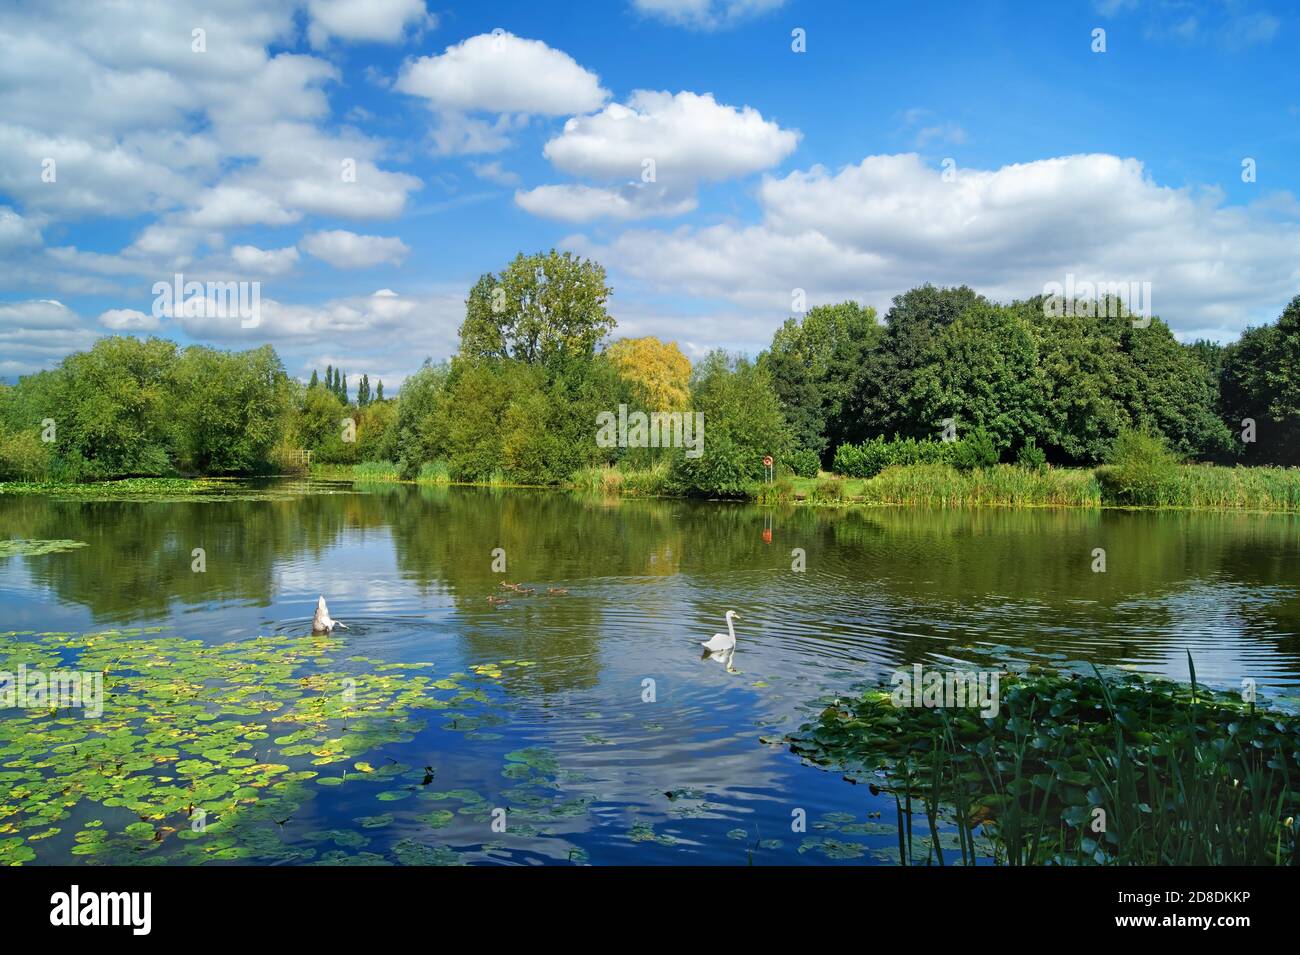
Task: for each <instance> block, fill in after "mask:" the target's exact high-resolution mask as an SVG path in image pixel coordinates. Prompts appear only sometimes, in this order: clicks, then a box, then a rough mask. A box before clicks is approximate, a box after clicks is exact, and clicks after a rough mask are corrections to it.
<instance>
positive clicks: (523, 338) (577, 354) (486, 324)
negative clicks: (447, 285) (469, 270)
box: [460, 249, 615, 364]
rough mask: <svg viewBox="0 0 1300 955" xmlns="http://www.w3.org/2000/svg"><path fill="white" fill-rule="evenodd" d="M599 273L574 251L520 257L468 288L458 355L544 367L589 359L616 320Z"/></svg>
mask: <svg viewBox="0 0 1300 955" xmlns="http://www.w3.org/2000/svg"><path fill="white" fill-rule="evenodd" d="M610 291H611V290H610V288H609V287H608V286H607V285H606V284H605V270H604V269H603V268H602V267H601V266H599V265H597V264H596V263H595V262H592V261H589V260H586V259H581V258H578V257H576V256H574V255H573V254H572V253H569V252H565V253H558V252H556V251H555V250H554V249H552V250H551V251H550V252H549V253H545V254H543V253H538V254H536V255H527V256H526V255H523V254H520V255H518V256H516V257H515V259H514V261H512V262H511V263H510V264H509V265H508V266H506V268H505V269H504V270H502V272H501V274H500V275H494V274H492V273H488V274H486V275H484V276H482V277H481V278H480V279H479V280H478V281H477V282H476V283H475V284H474V287H473V288H472V289H470V293H469V298H468V299H467V300H466V302H465V321H464V323H463V324H462V325H461V327H460V354H461V356H462V357H464V358H468V359H472V360H479V359H502V358H508V359H514V360H517V361H522V362H524V363H526V364H549V363H551V362H552V361H553V360H555V359H557V358H589V357H590V356H591V355H592V353H593V352H594V351H595V348H596V345H597V343H598V342H600V340H601V339H602V338H604V337H605V335H607V334H608V333H609V331H610V330H611V329H613V327H614V325H615V322H614V319H613V318H611V317H610V315H609V313H608V312H607V311H606V310H605V303H606V301H607V300H608V299H609V295H610Z"/></svg>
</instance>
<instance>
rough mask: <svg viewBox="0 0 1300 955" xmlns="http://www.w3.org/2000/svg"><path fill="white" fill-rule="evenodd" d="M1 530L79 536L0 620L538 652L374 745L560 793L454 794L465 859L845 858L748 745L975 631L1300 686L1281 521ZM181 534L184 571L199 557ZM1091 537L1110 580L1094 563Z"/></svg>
mask: <svg viewBox="0 0 1300 955" xmlns="http://www.w3.org/2000/svg"><path fill="white" fill-rule="evenodd" d="M335 490H337V488H336V489H335ZM0 529H2V530H3V533H4V535H6V536H8V537H15V538H25V539H38V540H40V539H74V540H82V541H86V542H87V544H88V546H86V547H84V548H79V549H75V550H70V551H66V552H63V553H58V554H50V555H46V556H39V557H30V558H17V557H15V558H9V559H0V611H2V612H3V613H4V614H5V618H6V620H7V621H8V628H10V629H23V628H28V629H36V630H53V629H60V630H65V629H66V630H90V629H96V628H104V627H126V626H140V625H149V624H157V625H163V626H167V627H169V628H173V629H174V631H175V632H177V633H180V634H182V635H184V636H186V637H193V638H199V639H201V640H205V641H212V642H215V641H226V640H230V639H242V638H245V637H253V636H256V635H258V634H259V633H261V634H305V633H307V632H308V631H309V630H310V626H311V616H312V611H313V609H314V606H315V603H316V597H317V594H319V593H324V594H326V595H327V597H328V600H329V610H330V613H331V615H333V616H335V617H336V618H338V619H342V620H345V621H347V623H348V624H349V626H351V627H352V630H350V631H345V632H340V631H336V634H335V635H336V636H339V635H340V633H341V635H342V636H341V638H342V639H343V640H344V641H345V649H346V652H344V653H340V654H339V655H338V656H339V657H340V658H341V659H345V658H347V657H348V656H349V655H351V654H365V655H367V656H370V657H379V658H383V659H385V660H388V661H391V662H394V663H400V662H409V661H432V662H434V663H435V664H436V666H437V669H438V671H439V672H440V673H450V672H455V671H466V670H470V669H472V668H473V667H474V666H475V665H481V664H484V663H485V662H488V661H502V660H522V661H528V662H529V663H531V664H533V665H532V666H529V667H505V668H503V669H502V673H501V676H500V679H499V681H497V685H498V686H499V688H500V692H501V694H502V696H501V700H500V701H499V705H495V706H494V708H493V709H492V710H491V711H490V712H489V713H480V714H478V715H474V714H470V713H467V712H459V711H457V712H451V713H445V714H442V715H435V716H434V717H433V718H432V719H430V720H429V721H428V723H429V725H428V727H427V728H426V729H425V730H423V731H421V732H420V733H418V734H416V735H415V738H414V739H413V740H411V741H409V742H407V743H404V744H401V745H393V746H391V747H389V748H388V749H386V750H385V751H384V753H383V756H385V757H387V758H392V759H397V760H401V761H403V762H405V763H407V764H409V765H412V766H416V767H420V766H425V765H429V766H433V767H435V768H436V770H437V784H436V787H435V788H441V789H442V790H446V791H450V792H457V791H461V790H464V791H473V792H475V793H480V794H482V798H483V799H486V800H489V801H492V800H497V801H501V802H502V803H503V804H509V805H516V806H518V805H529V804H531V803H530V801H532V800H536V799H538V798H541V796H545V798H546V799H548V800H551V801H552V802H553V803H554V806H556V807H559V808H558V809H553V810H548V812H549V813H550V814H551V816H554V817H555V818H552V819H551V820H550V822H549V823H548V825H547V826H546V827H545V833H544V835H545V838H542V837H541V835H539V834H536V833H532V834H526V835H523V836H518V837H513V836H512V837H508V838H507V837H503V838H500V839H496V840H495V841H494V840H488V839H486V838H485V837H484V835H483V834H482V832H480V831H479V830H477V829H475V828H473V826H472V825H470V824H469V823H468V822H464V820H461V818H460V816H459V815H457V817H456V818H457V822H456V823H455V824H454V825H450V826H449V827H448V828H447V829H446V830H445V831H443V830H440V832H439V837H440V838H441V839H442V840H443V841H444V842H445V843H447V844H448V845H452V846H455V847H456V849H457V851H470V849H471V848H472V851H473V852H475V853H478V854H479V855H476V856H474V858H476V859H477V858H485V859H492V860H494V861H509V862H521V863H522V862H530V861H560V862H563V861H571V857H572V854H573V853H575V852H577V853H579V854H580V856H579V857H581V858H590V860H591V861H594V862H602V861H603V862H623V861H635V862H681V861H688V860H696V861H708V862H744V861H746V858H747V854H748V853H751V852H754V851H758V850H755V849H754V847H755V846H758V845H760V844H761V845H762V846H763V848H762V849H761V855H760V857H759V861H781V862H787V863H801V862H827V861H837V860H839V859H840V858H841V857H843V858H844V859H845V861H851V860H852V859H854V858H857V856H855V855H854V854H853V853H854V851H855V850H853V848H852V846H848V847H847V848H846V845H845V844H844V838H845V837H844V836H843V835H842V834H837V835H835V838H836V839H838V840H839V841H838V842H834V843H824V842H823V843H812V844H809V843H807V842H806V841H805V836H803V835H796V834H792V833H791V831H790V816H791V812H792V809H794V808H800V809H803V810H806V811H807V812H808V814H809V817H810V819H812V820H814V823H815V825H814V826H813V828H812V829H810V833H809V834H808V836H807V838H822V836H826V837H827V838H829V837H830V835H831V834H836V833H839V830H836V829H834V828H833V827H832V828H827V829H825V830H824V831H822V832H821V834H820V835H819V834H818V830H817V829H816V825H820V824H821V823H817V822H816V820H818V818H819V814H821V815H826V816H827V818H831V819H833V818H836V817H835V815H834V814H836V813H844V812H848V813H855V814H856V815H857V816H862V814H863V812H864V811H866V810H867V809H869V808H872V809H879V808H881V807H879V806H873V805H871V804H870V797H869V795H868V794H866V793H865V790H864V789H863V788H862V787H852V786H848V785H847V784H845V783H843V782H841V781H840V780H839V779H838V778H837V777H835V776H832V775H829V774H823V773H819V772H817V771H814V770H811V769H808V768H807V767H804V766H802V765H800V763H799V760H798V759H797V758H794V757H792V756H791V755H790V754H789V753H788V752H787V751H786V750H785V749H784V748H782V747H781V746H779V745H777V744H769V745H765V744H763V743H762V742H761V740H763V739H768V738H774V737H779V736H780V734H781V733H782V732H783V731H784V730H786V729H789V728H793V727H794V726H796V725H797V724H798V723H799V722H801V721H803V720H806V719H807V718H808V717H809V715H810V714H811V713H814V712H815V711H816V710H817V701H818V699H819V698H821V697H823V696H824V695H834V694H838V693H843V692H845V691H847V689H848V688H850V687H851V686H853V685H854V684H856V683H859V682H862V681H874V680H880V679H883V678H884V677H885V676H886V675H887V674H888V673H889V672H891V671H892V670H894V669H896V668H897V667H899V666H910V665H911V664H914V663H942V662H943V661H946V660H953V659H980V660H982V661H984V660H987V659H988V657H987V656H986V655H985V656H981V655H980V651H982V650H983V651H987V650H988V649H989V648H993V653H992V658H993V659H995V660H996V659H1000V658H1003V657H1011V656H1014V655H1016V654H1018V653H1032V654H1033V655H1035V656H1036V657H1038V658H1040V659H1047V660H1057V661H1066V660H1085V661H1092V662H1097V663H1100V664H1111V665H1124V666H1131V667H1135V668H1138V669H1142V670H1145V671H1149V672H1157V673H1165V674H1169V675H1172V676H1176V677H1185V676H1186V666H1187V664H1186V651H1187V650H1191V652H1192V654H1193V656H1194V657H1195V660H1196V668H1197V674H1198V677H1200V678H1202V679H1203V680H1207V681H1210V682H1214V683H1217V684H1219V685H1222V686H1239V685H1240V682H1241V680H1242V679H1243V678H1245V677H1250V678H1253V679H1255V680H1256V681H1257V682H1258V684H1259V687H1260V689H1261V691H1263V692H1265V693H1269V692H1270V691H1271V692H1272V694H1273V695H1275V696H1277V695H1283V696H1285V695H1294V694H1295V692H1296V691H1295V689H1294V687H1295V686H1296V685H1297V684H1300V595H1298V593H1297V585H1296V582H1295V569H1296V567H1297V558H1298V557H1300V520H1298V519H1297V518H1295V517H1293V516H1279V515H1242V514H1188V513H1162V514H1156V513H1121V512H1105V513H1098V512H1089V511H1062V510H1019V511H1013V510H981V511H957V510H954V511H920V510H906V509H887V508H879V509H854V510H813V509H807V508H787V509H784V510H771V509H763V508H756V507H751V506H744V505H732V504H705V503H691V502H682V501H645V500H615V501H610V500H604V499H599V498H595V499H592V498H586V497H578V496H569V495H564V494H557V493H545V492H530V491H516V490H511V491H507V492H489V491H481V490H474V489H464V488H432V487H418V488H417V487H410V486H376V487H368V488H363V489H358V490H356V491H349V492H348V493H334V494H305V493H304V494H301V495H298V496H286V495H284V494H276V495H271V496H268V497H266V498H265V499H258V498H257V497H256V495H252V496H249V495H246V496H243V497H241V499H238V500H223V501H207V502H200V501H187V502H171V503H165V502H149V503H145V502H135V503H128V502H111V503H86V502H59V501H49V500H43V499H38V498H0ZM196 547H202V548H203V549H204V551H205V554H206V571H205V572H203V573H196V572H194V571H193V570H192V569H191V568H192V556H191V555H192V552H193V549H194V548H196ZM497 548H500V549H502V550H503V551H504V556H505V561H506V568H505V570H504V572H499V571H494V569H493V560H494V551H495V550H496V549H497ZM795 548H798V549H801V550H802V552H803V569H802V570H801V571H800V570H796V569H794V566H793V565H794V563H795V559H794V558H793V557H792V551H793V550H794V549H795ZM1097 548H1103V549H1104V550H1105V552H1106V557H1107V561H1106V571H1105V572H1104V573H1095V572H1093V570H1092V564H1093V553H1094V551H1095V549H1097ZM502 580H505V581H508V582H511V583H515V584H518V585H519V586H520V587H521V588H531V592H525V591H524V590H515V589H507V588H502V587H501V581H502ZM489 596H498V597H500V596H505V597H506V598H507V602H506V603H504V604H502V603H498V602H491V601H489V600H488V599H487V598H488V597H489ZM733 608H735V609H737V610H738V611H739V613H740V615H741V616H740V618H739V621H738V625H739V627H740V629H739V632H738V634H737V636H738V638H739V641H740V651H741V652H740V653H738V654H737V656H736V658H735V668H736V669H737V670H739V671H740V672H739V673H731V672H728V671H727V669H726V668H725V666H718V665H715V664H713V663H712V661H706V662H707V665H701V662H700V653H701V649H702V648H701V646H700V644H701V643H702V642H703V641H705V640H706V639H707V638H708V635H709V634H712V633H715V632H717V631H718V630H719V626H720V622H721V621H723V620H724V619H725V617H724V614H725V612H726V611H727V610H730V609H733ZM720 662H721V661H720ZM727 662H728V663H730V662H732V661H731V660H730V659H729V660H728V661H727ZM647 688H652V689H653V692H651V693H649V694H647ZM467 720H473V721H475V722H473V723H472V725H471V723H468V722H466V721H467ZM534 750H536V751H538V752H545V753H546V754H549V755H547V757H546V759H547V760H550V761H553V764H554V765H553V766H552V765H551V763H550V762H548V763H547V766H548V767H549V768H552V769H554V772H553V774H552V775H553V777H554V778H553V779H551V778H549V777H548V780H547V782H546V785H545V786H544V787H542V788H541V789H534V790H525V788H524V787H522V786H520V785H518V784H516V783H515V782H514V781H513V780H512V777H511V776H510V775H509V773H510V770H509V765H510V761H509V756H510V754H512V753H514V754H517V753H518V752H520V751H528V752H532V751H534ZM376 758H378V757H376ZM372 761H374V760H372ZM376 765H378V763H376ZM503 765H506V770H505V771H503V769H502V767H503ZM340 789H345V788H344V787H340ZM539 793H540V794H541V796H539ZM512 800H513V802H512ZM493 804H495V803H493ZM548 805H550V803H548ZM383 808H385V807H383V806H381V807H380V809H383ZM389 808H391V807H389ZM471 808H472V807H471ZM885 808H888V807H885ZM427 811H428V810H427V807H426V809H425V812H426V813H427ZM449 811H454V807H453V810H449ZM891 811H892V810H891ZM377 812H379V810H377V809H376V807H375V805H374V804H373V801H371V802H367V801H366V800H365V799H362V800H360V801H358V799H357V797H355V796H354V795H352V794H351V793H350V792H348V791H341V792H339V793H331V794H328V799H326V797H324V796H323V797H321V799H318V800H317V801H316V802H315V803H313V804H312V805H311V807H310V809H309V813H310V814H313V815H312V818H316V817H317V816H319V817H320V820H321V824H322V825H323V824H325V823H327V822H328V823H330V824H332V825H336V826H337V825H347V824H350V822H349V821H350V820H352V819H353V818H355V817H366V818H369V817H371V816H373V815H375V814H376V813H377ZM417 818H418V817H415V816H410V817H408V816H406V815H403V814H402V813H400V812H398V813H396V816H395V821H394V823H393V832H392V833H391V835H392V836H393V837H394V838H396V837H406V836H411V835H412V834H413V833H417V832H418V830H419V824H418V821H417ZM548 818H549V817H548ZM340 820H342V822H340ZM859 822H861V820H859ZM475 825H477V824H475ZM826 825H827V826H828V827H831V826H832V824H831V823H826ZM385 832H387V830H385ZM375 838H378V837H375ZM891 841H892V840H891V838H889V837H887V836H886V837H884V838H882V840H881V845H882V847H883V849H882V851H883V850H884V849H888V847H889V845H890V843H891ZM488 842H491V843H492V844H493V845H495V846H496V848H491V847H488V848H483V846H484V845H485V844H487V843H488ZM778 843H779V845H778ZM895 844H896V843H895ZM828 846H829V848H828ZM873 851H874V850H873ZM828 852H829V853H830V855H829V856H828V854H827V853H828ZM845 853H848V855H844V854H845Z"/></svg>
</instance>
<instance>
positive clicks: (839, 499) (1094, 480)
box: [790, 464, 1300, 511]
mask: <svg viewBox="0 0 1300 955" xmlns="http://www.w3.org/2000/svg"><path fill="white" fill-rule="evenodd" d="M790 482H791V484H792V485H793V489H794V498H795V499H796V500H799V501H805V502H807V503H812V504H899V505H912V506H920V507H981V506H1006V507H1161V508H1189V509H1200V510H1249V511H1300V468H1276V467H1218V466H1215V465H1203V464H1186V465H1176V466H1174V467H1172V468H1169V469H1165V470H1161V471H1160V472H1159V473H1158V474H1149V475H1148V474H1133V473H1132V472H1130V471H1127V470H1121V469H1119V468H1115V467H1110V466H1103V467H1099V468H1096V469H1092V468H1043V469H1034V468H1026V467H1021V466H1019V465H1014V464H999V465H997V466H995V467H992V468H980V469H976V470H972V471H959V470H957V469H956V468H953V467H952V466H950V465H946V464H914V465H899V466H895V467H889V468H886V469H885V470H883V471H881V472H880V473H879V474H877V475H876V476H875V477H873V478H866V479H857V478H841V477H836V476H833V475H822V476H821V477H818V478H791V479H790ZM836 482H838V483H836Z"/></svg>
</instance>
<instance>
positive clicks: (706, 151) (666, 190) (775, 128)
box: [516, 90, 799, 222]
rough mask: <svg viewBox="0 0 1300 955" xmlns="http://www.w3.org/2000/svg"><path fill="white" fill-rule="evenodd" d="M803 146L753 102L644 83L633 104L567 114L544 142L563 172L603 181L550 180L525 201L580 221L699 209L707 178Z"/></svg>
mask: <svg viewBox="0 0 1300 955" xmlns="http://www.w3.org/2000/svg"><path fill="white" fill-rule="evenodd" d="M798 144H799V133H798V132H797V131H796V130H789V129H782V128H781V127H780V126H779V125H778V124H777V123H775V122H773V121H771V120H767V119H764V118H763V116H762V114H761V113H759V112H758V110H756V109H753V108H751V107H749V106H744V107H741V108H739V109H738V108H736V107H734V106H727V105H724V104H722V103H719V102H717V101H716V100H715V99H714V98H713V95H712V94H710V93H705V94H703V95H701V94H697V93H692V92H689V91H683V92H680V93H677V94H676V95H674V94H672V93H669V92H667V91H663V92H659V91H654V90H637V91H635V92H634V93H633V94H632V95H631V97H629V99H628V101H627V103H626V104H620V103H611V104H610V105H608V106H606V107H605V108H604V109H603V110H601V111H600V112H598V113H594V114H592V115H589V116H575V117H573V118H572V119H570V120H568V121H567V122H566V123H565V124H564V131H563V132H562V133H561V134H560V135H559V136H556V137H555V138H554V139H552V140H550V141H549V142H548V143H547V144H546V146H545V148H544V149H543V155H545V156H546V158H547V159H549V160H550V161H551V163H552V164H553V165H554V166H555V167H556V168H557V169H559V170H560V171H562V172H566V173H569V174H571V175H574V176H582V177H584V178H588V179H593V180H596V181H597V182H600V183H602V184H604V185H602V186H584V185H577V186H557V185H546V186H541V187H538V188H536V189H533V190H531V191H528V192H520V193H519V194H518V195H517V196H516V201H517V202H518V204H519V205H520V206H521V207H522V208H524V209H526V210H528V211H529V212H533V213H536V214H538V215H545V216H550V217H552V218H558V219H564V220H567V221H571V222H582V221H587V220H590V219H594V218H599V217H602V216H608V217H612V218H618V219H634V218H644V217H647V216H655V215H678V214H680V213H682V212H688V211H690V210H691V209H694V208H695V206H696V201H695V198H694V193H695V190H696V188H697V186H698V185H699V184H700V183H701V182H705V181H718V180H722V179H729V178H734V177H738V176H745V175H748V174H750V173H753V172H757V171H759V170H761V169H767V168H770V167H771V166H774V165H776V164H777V163H779V162H780V161H781V160H783V159H784V158H785V157H786V156H788V155H790V153H792V152H793V151H794V149H795V147H796V146H798ZM618 180H623V182H622V183H621V184H620V185H619V187H618V188H612V185H613V184H614V183H615V182H617V181H618Z"/></svg>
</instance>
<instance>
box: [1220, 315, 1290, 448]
mask: <svg viewBox="0 0 1300 955" xmlns="http://www.w3.org/2000/svg"><path fill="white" fill-rule="evenodd" d="M1221 394H1222V397H1221V402H1222V406H1223V416H1224V418H1225V419H1226V421H1227V426H1228V427H1229V428H1230V429H1231V430H1232V433H1233V437H1234V438H1236V440H1235V441H1234V442H1233V444H1234V448H1235V449H1237V453H1239V454H1240V455H1241V457H1242V460H1243V461H1244V462H1246V463H1250V464H1262V463H1269V464H1286V465H1297V464H1300V296H1296V297H1295V298H1293V299H1292V300H1291V302H1290V303H1289V304H1288V305H1287V307H1286V309H1285V310H1284V311H1283V312H1282V315H1281V317H1280V318H1279V319H1278V320H1277V323H1276V324H1275V325H1266V326H1264V327H1262V328H1249V329H1247V330H1246V331H1245V332H1244V333H1243V334H1242V336H1241V339H1240V341H1238V342H1236V343H1235V344H1232V345H1229V346H1228V347H1227V349H1226V350H1225V351H1224V354H1223V374H1222V379H1221ZM1245 419H1251V420H1252V421H1254V422H1255V434H1254V440H1253V441H1243V440H1241V439H1240V437H1241V435H1242V433H1243V432H1244V431H1245Z"/></svg>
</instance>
